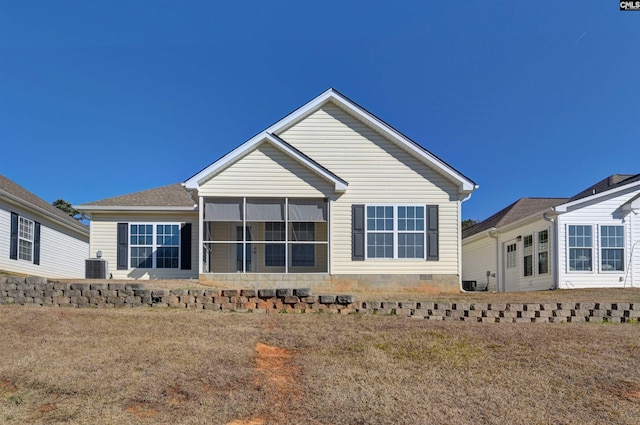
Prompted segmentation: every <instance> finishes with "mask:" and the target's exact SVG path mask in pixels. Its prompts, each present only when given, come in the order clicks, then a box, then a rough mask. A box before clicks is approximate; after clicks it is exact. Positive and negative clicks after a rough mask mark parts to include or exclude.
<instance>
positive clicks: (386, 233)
mask: <svg viewBox="0 0 640 425" xmlns="http://www.w3.org/2000/svg"><path fill="white" fill-rule="evenodd" d="M424 210H425V207H423V206H367V210H366V218H367V220H366V229H367V230H366V233H367V258H425V230H424V229H425V211H424Z"/></svg>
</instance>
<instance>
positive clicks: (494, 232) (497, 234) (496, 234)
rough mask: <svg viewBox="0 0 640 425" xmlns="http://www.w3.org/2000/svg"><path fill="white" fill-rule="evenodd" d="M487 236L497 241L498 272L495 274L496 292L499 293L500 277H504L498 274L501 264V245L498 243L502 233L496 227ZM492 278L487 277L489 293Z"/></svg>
mask: <svg viewBox="0 0 640 425" xmlns="http://www.w3.org/2000/svg"><path fill="white" fill-rule="evenodd" d="M487 235H489V237H490V238H493V239H495V240H496V271H495V273H494V278H495V280H496V292H498V276H500V277H502V275H501V274H500V273H498V267H499V264H500V244H499V243H498V239H499V237H500V232H498V229H496V228H495V227H492V228H491V229H489V231H488V232H487ZM490 277H491V276H487V292H488V291H489V280H488V278H490Z"/></svg>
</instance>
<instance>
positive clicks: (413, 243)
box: [398, 207, 424, 258]
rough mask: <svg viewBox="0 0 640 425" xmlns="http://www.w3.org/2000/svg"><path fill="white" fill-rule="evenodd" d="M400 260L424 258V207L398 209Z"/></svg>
mask: <svg viewBox="0 0 640 425" xmlns="http://www.w3.org/2000/svg"><path fill="white" fill-rule="evenodd" d="M398 258H424V207H398Z"/></svg>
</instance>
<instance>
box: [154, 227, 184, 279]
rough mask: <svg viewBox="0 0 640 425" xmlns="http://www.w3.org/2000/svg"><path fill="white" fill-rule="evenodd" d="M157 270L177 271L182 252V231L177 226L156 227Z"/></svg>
mask: <svg viewBox="0 0 640 425" xmlns="http://www.w3.org/2000/svg"><path fill="white" fill-rule="evenodd" d="M156 246H157V247H158V249H157V254H156V268H158V269H177V268H178V260H179V258H180V257H179V254H178V252H179V251H180V229H179V226H178V225H177V224H157V225H156Z"/></svg>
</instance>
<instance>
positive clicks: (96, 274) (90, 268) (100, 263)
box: [84, 258, 109, 279]
mask: <svg viewBox="0 0 640 425" xmlns="http://www.w3.org/2000/svg"><path fill="white" fill-rule="evenodd" d="M108 274H109V270H108V263H107V260H103V259H102V258H89V259H87V260H84V278H85V279H106V278H107V275H108Z"/></svg>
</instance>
